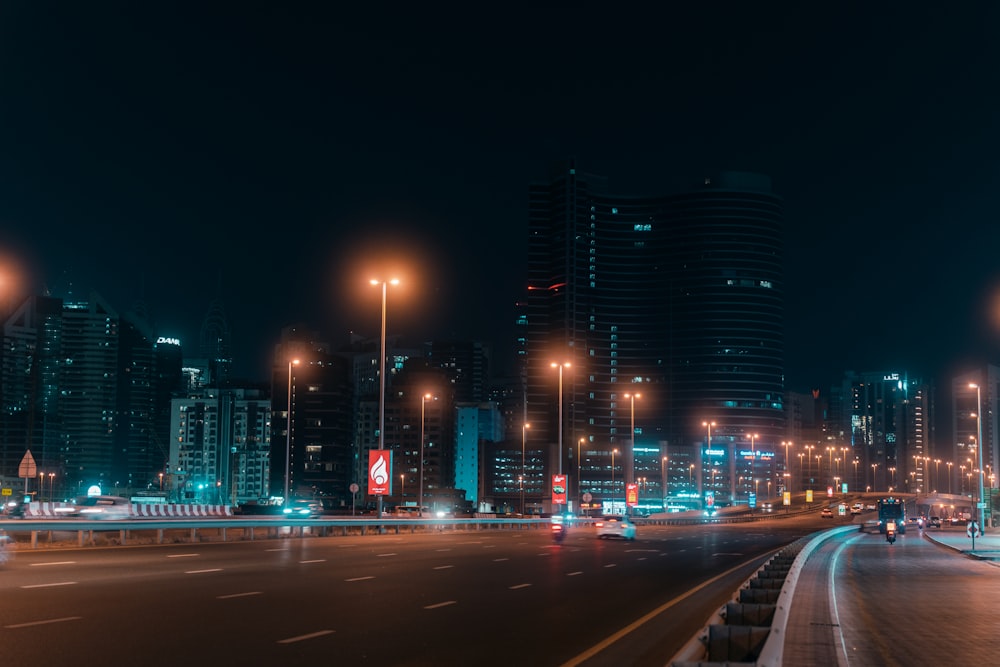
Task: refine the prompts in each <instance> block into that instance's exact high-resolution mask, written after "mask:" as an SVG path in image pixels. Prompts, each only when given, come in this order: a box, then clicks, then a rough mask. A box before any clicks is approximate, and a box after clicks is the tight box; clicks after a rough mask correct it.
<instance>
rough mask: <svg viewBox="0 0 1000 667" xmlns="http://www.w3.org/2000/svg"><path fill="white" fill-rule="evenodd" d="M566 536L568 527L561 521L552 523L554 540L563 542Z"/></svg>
mask: <svg viewBox="0 0 1000 667" xmlns="http://www.w3.org/2000/svg"><path fill="white" fill-rule="evenodd" d="M565 538H566V527H565V526H564V525H562V524H561V523H553V524H552V540H553V541H554V542H562V541H563V540H564V539H565Z"/></svg>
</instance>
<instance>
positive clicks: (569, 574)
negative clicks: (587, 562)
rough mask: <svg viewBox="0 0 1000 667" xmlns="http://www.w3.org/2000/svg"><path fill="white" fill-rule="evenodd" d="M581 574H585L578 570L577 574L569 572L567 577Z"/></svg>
mask: <svg viewBox="0 0 1000 667" xmlns="http://www.w3.org/2000/svg"><path fill="white" fill-rule="evenodd" d="M580 574H583V572H581V571H580V570H577V571H576V572H567V573H566V576H567V577H575V576H577V575H580Z"/></svg>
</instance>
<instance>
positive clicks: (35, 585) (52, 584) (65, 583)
mask: <svg viewBox="0 0 1000 667" xmlns="http://www.w3.org/2000/svg"><path fill="white" fill-rule="evenodd" d="M75 583H76V582H75V581H56V582H53V583H51V584H30V585H27V586H21V588H51V587H52V586H72V585H73V584H75Z"/></svg>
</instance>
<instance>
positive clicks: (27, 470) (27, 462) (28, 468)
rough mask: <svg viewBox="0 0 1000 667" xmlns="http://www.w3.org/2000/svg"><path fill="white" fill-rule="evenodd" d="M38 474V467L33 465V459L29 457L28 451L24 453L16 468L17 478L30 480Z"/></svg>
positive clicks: (29, 452) (29, 451)
mask: <svg viewBox="0 0 1000 667" xmlns="http://www.w3.org/2000/svg"><path fill="white" fill-rule="evenodd" d="M37 474H38V466H37V465H35V457H34V456H32V455H31V450H30V449H29V450H28V451H26V452H25V453H24V457H23V458H22V459H21V464H20V465H18V466H17V476H18V477H23V478H24V479H31V478H32V477H34V476H35V475H37Z"/></svg>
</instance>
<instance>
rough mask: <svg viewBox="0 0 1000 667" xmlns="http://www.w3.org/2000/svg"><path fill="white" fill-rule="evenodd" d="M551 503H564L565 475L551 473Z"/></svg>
mask: <svg viewBox="0 0 1000 667" xmlns="http://www.w3.org/2000/svg"><path fill="white" fill-rule="evenodd" d="M552 504H553V505H565V504H566V475H552Z"/></svg>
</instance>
